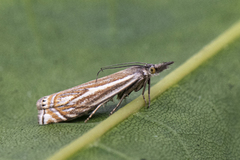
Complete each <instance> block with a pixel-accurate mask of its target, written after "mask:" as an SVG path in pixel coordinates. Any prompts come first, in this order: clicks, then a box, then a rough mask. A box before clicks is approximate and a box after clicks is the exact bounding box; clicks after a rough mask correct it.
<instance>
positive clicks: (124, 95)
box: [110, 93, 128, 115]
mask: <svg viewBox="0 0 240 160" xmlns="http://www.w3.org/2000/svg"><path fill="white" fill-rule="evenodd" d="M127 95H128V94H126V93H124V94H123V96H122V98H121V99H120V101H119V102H118V104H117V106H116V107H115V108H114V109H113V110H112V111H111V112H110V115H112V114H113V112H114V111H115V110H116V109H117V108H118V107H119V105H120V104H121V103H122V100H123V99H124V98H125V97H126V96H127Z"/></svg>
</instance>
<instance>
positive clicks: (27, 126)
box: [0, 0, 240, 160]
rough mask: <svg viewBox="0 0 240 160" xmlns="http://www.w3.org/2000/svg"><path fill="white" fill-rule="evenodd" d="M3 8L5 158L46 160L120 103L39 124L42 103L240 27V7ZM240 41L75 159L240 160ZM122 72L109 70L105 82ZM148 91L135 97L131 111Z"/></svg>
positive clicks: (1, 142)
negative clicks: (128, 65)
mask: <svg viewBox="0 0 240 160" xmlns="http://www.w3.org/2000/svg"><path fill="white" fill-rule="evenodd" d="M0 3H1V5H0V159H10V160H11V159H45V158H47V157H49V156H51V155H53V154H54V153H55V152H57V151H58V150H59V149H60V148H61V147H63V146H65V145H67V144H69V143H70V142H71V141H73V140H74V139H76V138H78V137H79V136H81V135H82V134H83V133H85V132H87V131H88V130H89V129H91V128H93V127H94V126H96V125H97V124H99V123H100V122H101V121H102V120H103V119H105V118H107V117H108V114H109V112H110V110H111V109H112V108H114V106H115V105H116V102H117V101H116V100H115V102H110V103H108V104H107V106H106V107H105V108H101V109H100V110H99V112H98V113H96V114H95V115H94V116H93V118H92V119H90V120H89V122H88V123H86V124H84V123H83V121H84V120H85V119H86V118H87V116H84V117H81V118H78V119H76V120H74V121H71V122H66V123H59V124H52V125H46V126H39V125H38V123H37V109H36V105H35V104H36V101H37V100H38V99H39V98H41V97H42V96H44V95H48V94H52V93H54V92H57V91H60V90H64V89H67V88H70V87H73V86H76V85H79V84H81V83H84V82H87V81H89V80H92V79H95V78H96V73H97V71H98V70H99V68H101V67H103V66H106V65H111V64H117V63H124V62H135V61H140V62H147V63H159V62H163V61H175V63H174V64H173V65H172V66H171V67H170V69H169V70H167V71H165V72H163V73H162V74H161V75H160V76H158V77H154V78H152V85H153V84H155V83H156V82H158V81H159V80H160V79H161V78H163V77H164V76H165V75H167V74H168V73H169V72H171V71H172V70H174V69H175V68H177V67H178V66H179V65H181V64H182V63H184V62H185V61H186V60H187V59H188V58H190V57H191V56H192V55H194V54H195V53H196V52H197V51H199V50H200V49H201V48H202V47H204V46H205V45H207V44H208V43H209V42H211V41H212V40H213V39H215V38H216V37H217V36H218V35H220V34H221V33H222V32H223V31H225V30H226V29H227V28H229V27H230V26H231V25H232V24H234V23H235V22H236V21H238V20H239V15H240V9H239V8H240V1H239V0H211V1H207V0H205V1H198V0H184V1H177V0H173V1H167V0H161V1H126V0H122V1H113V0H109V1H101V2H99V1H76V0H75V1H74V0H71V1H63V0H59V1H57V0H48V1H43V0H41V1H30V0H23V1H14V0H12V1H11V0H2V1H1V2H0ZM239 46H240V41H239V40H238V41H236V42H234V43H233V44H231V45H229V46H227V47H226V48H225V49H224V50H223V51H221V53H219V54H218V55H217V56H215V57H213V58H212V59H210V60H209V61H207V62H206V63H204V64H202V65H201V67H200V68H198V69H197V70H195V71H194V72H193V73H191V74H190V75H188V76H187V77H185V78H184V79H183V80H182V81H181V82H180V83H178V84H176V85H175V86H173V87H172V88H171V89H169V90H168V91H167V92H165V93H164V94H163V95H162V96H160V97H158V98H157V99H156V100H155V101H154V102H152V105H151V107H150V109H148V110H147V109H144V108H143V109H141V110H140V112H138V113H136V114H134V115H133V116H131V117H129V118H128V119H127V120H125V121H124V122H122V123H121V124H119V125H118V126H116V127H115V128H114V129H112V130H111V131H109V132H108V133H107V134H105V135H104V136H103V137H101V138H100V139H99V140H98V141H96V142H95V143H93V144H91V145H90V146H87V147H86V148H85V149H83V150H81V151H80V152H79V153H77V154H76V155H75V156H74V157H72V158H73V159H104V160H105V159H113V158H114V159H138V160H140V159H146V160H153V159H239V158H240V138H239V137H240V134H239V133H240V109H239V107H240V106H239V102H240V99H239V95H240V74H239V70H240V59H239V57H240V47H239ZM113 72H115V71H112V70H109V71H104V72H103V73H101V75H100V76H104V75H108V74H110V73H113ZM138 95H140V92H139V93H133V94H132V95H131V96H130V97H129V98H127V100H126V101H124V102H123V104H122V106H124V104H126V103H128V102H129V101H131V100H132V99H134V98H135V97H137V96H138Z"/></svg>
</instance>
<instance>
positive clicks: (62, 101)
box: [37, 89, 90, 125]
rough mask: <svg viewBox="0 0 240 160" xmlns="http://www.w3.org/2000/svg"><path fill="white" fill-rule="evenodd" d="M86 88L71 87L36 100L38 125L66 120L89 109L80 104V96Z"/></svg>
mask: <svg viewBox="0 0 240 160" xmlns="http://www.w3.org/2000/svg"><path fill="white" fill-rule="evenodd" d="M87 91H88V89H71V90H65V91H61V92H58V93H55V94H51V95H48V96H44V97H42V98H40V99H39V100H38V101H37V109H38V123H39V124H40V125H43V124H49V123H57V122H61V121H67V120H71V119H74V118H76V117H79V116H82V115H84V114H86V113H88V111H89V110H90V108H89V107H87V106H81V102H80V99H81V96H82V95H84V93H86V92H87Z"/></svg>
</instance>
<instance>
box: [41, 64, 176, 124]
mask: <svg viewBox="0 0 240 160" xmlns="http://www.w3.org/2000/svg"><path fill="white" fill-rule="evenodd" d="M173 63H174V62H163V63H159V64H148V63H141V62H132V63H124V64H116V65H112V66H107V67H104V68H101V70H100V71H99V72H98V73H97V76H98V74H99V73H100V72H101V71H103V70H105V69H114V68H122V67H129V68H127V69H124V70H121V71H119V72H116V73H114V74H111V75H108V76H105V77H102V78H99V79H98V78H97V79H96V80H92V81H90V82H87V83H84V84H81V85H79V86H76V87H73V88H70V89H67V90H64V91H60V92H57V93H54V94H51V95H48V96H44V97H42V98H40V99H39V100H38V101H37V104H36V105H37V109H38V123H39V125H45V124H50V123H58V122H62V121H69V120H72V119H75V118H77V117H80V116H83V115H86V114H89V113H90V115H89V117H88V118H87V119H86V120H85V122H87V121H88V120H89V119H90V118H91V117H92V116H93V114H94V113H95V112H96V111H97V110H98V109H99V108H100V107H101V106H102V105H104V104H105V103H107V102H108V101H110V100H112V99H113V97H114V96H116V95H117V98H118V99H119V102H118V104H117V105H116V107H115V108H114V109H113V110H112V111H111V112H110V115H111V114H112V113H113V112H114V111H115V110H116V109H117V108H118V107H119V105H120V104H121V102H122V101H123V99H124V98H126V97H127V96H128V95H129V94H130V93H131V92H132V91H135V92H137V91H139V90H140V89H141V88H143V90H142V96H143V99H144V101H145V104H147V102H146V99H145V96H144V91H145V88H146V86H147V84H148V108H149V106H150V103H151V102H150V80H151V77H152V76H154V75H157V74H159V73H160V72H162V71H163V70H165V69H167V68H168V66H169V65H171V64H173Z"/></svg>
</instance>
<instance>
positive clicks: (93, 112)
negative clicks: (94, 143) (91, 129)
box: [84, 100, 109, 123]
mask: <svg viewBox="0 0 240 160" xmlns="http://www.w3.org/2000/svg"><path fill="white" fill-rule="evenodd" d="M108 101H109V100H107V101H104V102H103V103H100V104H99V105H98V106H97V108H95V109H94V111H92V113H91V114H90V116H89V117H88V118H87V119H86V120H85V121H84V122H85V123H86V122H87V121H88V120H89V119H90V118H91V117H92V116H93V115H94V114H95V113H96V111H97V110H98V109H99V108H100V107H101V106H102V105H104V104H105V103H107V102H108Z"/></svg>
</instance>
